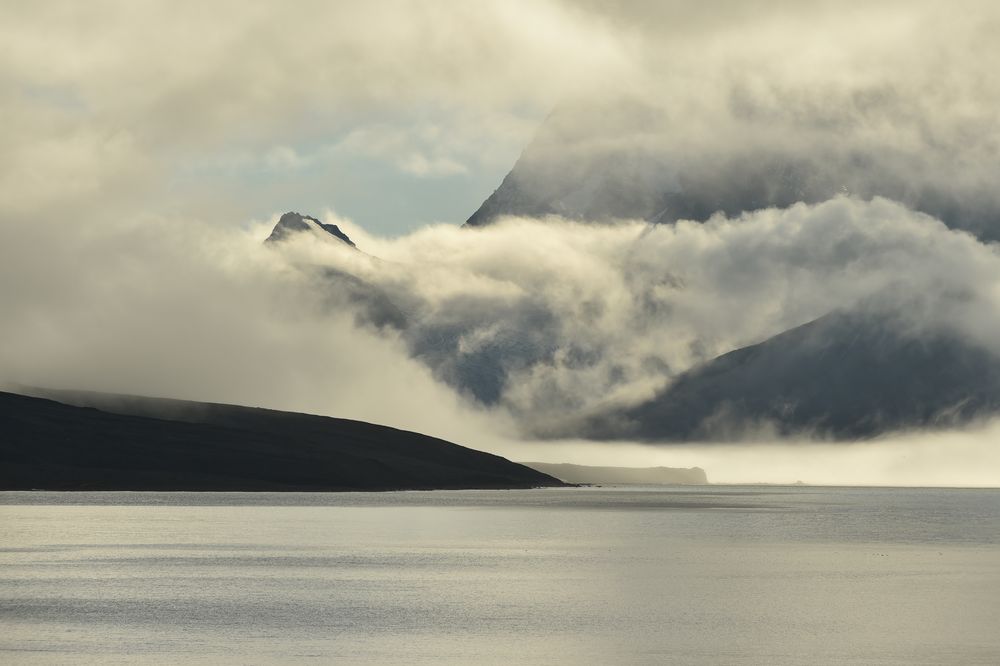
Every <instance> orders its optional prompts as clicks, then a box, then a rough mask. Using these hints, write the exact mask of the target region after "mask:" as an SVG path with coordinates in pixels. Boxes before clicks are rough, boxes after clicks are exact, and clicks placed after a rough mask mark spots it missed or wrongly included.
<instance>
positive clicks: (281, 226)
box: [264, 212, 357, 247]
mask: <svg viewBox="0 0 1000 666" xmlns="http://www.w3.org/2000/svg"><path fill="white" fill-rule="evenodd" d="M302 232H313V233H317V234H319V235H321V236H323V237H324V238H326V237H328V236H332V237H333V238H336V239H337V240H338V241H340V242H342V243H346V244H347V245H350V246H351V247H357V246H356V245H355V244H354V241H352V240H351V239H350V238H348V236H347V234H345V233H344V232H343V231H341V230H340V227H338V226H337V225H336V224H324V223H323V222H320V221H319V220H317V219H316V218H315V217H310V216H309V215H301V214H299V213H293V212H288V213H285V214H284V215H282V216H281V218H279V219H278V223H277V224H275V225H274V229H272V230H271V235H270V236H268V237H267V238H266V239H265V240H264V242H265V243H276V242H278V241H282V240H286V239H287V238H290V237H291V236H293V235H295V234H298V233H302Z"/></svg>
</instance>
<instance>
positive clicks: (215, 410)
mask: <svg viewBox="0 0 1000 666" xmlns="http://www.w3.org/2000/svg"><path fill="white" fill-rule="evenodd" d="M42 392H43V393H47V394H48V395H51V396H52V397H56V398H58V399H59V400H61V401H60V402H56V401H55V400H49V399H45V398H39V397H31V396H27V395H20V394H14V393H4V392H0V433H2V437H0V463H2V466H0V467H2V471H0V488H2V489H5V490H29V489H44V490H188V491H195V490H198V491H223V490H227V491H292V490H296V491H332V490H407V489H439V488H440V489H443V488H530V487H536V486H551V485H562V484H561V483H560V482H559V481H557V480H555V479H553V478H552V477H549V476H547V475H545V474H542V473H540V472H537V471H535V470H532V469H529V468H527V467H524V466H522V465H518V464H517V463H513V462H510V461H509V460H506V459H505V458H502V457H500V456H496V455H492V454H489V453H483V452H481V451H475V450H473V449H468V448H465V447H462V446H459V445H457V444H453V443H451V442H447V441H444V440H441V439H437V438H434V437H428V436H426V435H421V434H418V433H414V432H408V431H405V430H397V429H395V428H390V427H387V426H380V425H375V424H371V423H364V422H361V421H351V420H348V419H337V418H330V417H324V416H312V415H309V414H298V413H293V412H280V411H274V410H268V409H257V408H250V407H238V406H234V405H221V404H212V403H198V402H189V401H181V400H165V399H154V398H143V397H138V396H118V395H110V394H100V393H88V392H68V391H65V392H60V391H51V392H45V391H42ZM66 403H76V404H66Z"/></svg>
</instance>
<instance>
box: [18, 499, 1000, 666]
mask: <svg viewBox="0 0 1000 666" xmlns="http://www.w3.org/2000/svg"><path fill="white" fill-rule="evenodd" d="M0 537H2V540H0V565H2V566H0V630H2V631H0V661H2V662H4V663H136V662H144V663H178V662H180V663H330V662H337V663H350V664H357V663H362V664H363V663H377V664H387V663H388V664H393V663H398V664H414V663H415V664H439V663H456V664H467V663H479V664H493V663H496V664H501V663H512V662H520V663H602V664H607V663H621V664H647V663H648V664H655V663H665V662H674V663H706V664H709V663H710V664H715V663H727V664H761V663H768V664H801V663H827V664H920V663H927V664H937V663H982V664H996V663H998V662H1000V632H998V631H997V617H998V616H1000V491H998V490H950V489H920V490H913V489H852V488H798V487H719V486H710V487H697V488H626V487H619V488H579V489H546V490H533V491H435V492H398V493H342V494H330V493H323V494H319V493H317V494H313V493H287V494H285V493H282V494H274V493H45V492H33V493H0Z"/></svg>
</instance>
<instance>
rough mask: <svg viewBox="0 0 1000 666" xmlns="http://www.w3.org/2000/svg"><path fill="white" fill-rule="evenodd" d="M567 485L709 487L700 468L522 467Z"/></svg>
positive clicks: (706, 478)
mask: <svg viewBox="0 0 1000 666" xmlns="http://www.w3.org/2000/svg"><path fill="white" fill-rule="evenodd" d="M521 464H523V465H526V466H528V467H530V468H532V469H535V470H538V471H539V472H543V473H545V474H548V475H550V476H554V477H555V478H557V479H559V480H560V481H565V482H566V483H597V484H600V483H612V484H613V483H641V484H652V485H658V484H664V485H683V486H697V485H704V484H707V483H708V476H707V475H706V474H705V470H703V469H702V468H700V467H591V466H588V465H570V464H568V463H540V462H526V463H521Z"/></svg>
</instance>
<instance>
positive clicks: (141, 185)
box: [0, 0, 1000, 485]
mask: <svg viewBox="0 0 1000 666" xmlns="http://www.w3.org/2000/svg"><path fill="white" fill-rule="evenodd" d="M961 7H962V11H961V12H958V11H956V9H955V5H954V4H948V3H943V2H930V1H921V0H915V1H910V2H902V1H900V2H896V1H893V0H883V1H880V2H824V1H817V2H791V1H789V2H784V1H781V0H778V1H775V2H760V3H754V2H736V1H721V2H700V3H694V4H692V3H689V2H681V1H674V2H670V1H668V2H606V1H601V0H590V1H586V0H584V1H580V2H569V1H566V0H542V1H535V2H518V1H515V0H504V1H493V0H484V1H483V2H477V3H461V2H454V1H435V0H430V1H428V2H421V3H413V2H402V1H394V0H374V1H372V2H366V3H363V4H362V3H329V2H300V3H296V4H295V5H294V8H290V7H289V6H288V5H287V4H284V3H278V2H257V3H249V4H248V3H240V2H213V3H210V4H208V3H205V6H202V5H201V4H195V3H185V4H179V3H176V2H153V1H138V2H130V3H122V2H100V1H94V2H86V3H80V2H34V3H15V2H9V3H0V82H2V83H3V85H0V128H2V129H0V154H2V155H3V156H4V157H3V159H2V160H0V303H2V305H3V310H4V316H3V318H2V321H0V336H2V339H3V340H4V345H3V348H2V349H0V382H7V383H24V384H39V385H48V386H54V387H67V388H83V389H96V390H107V391H118V392H126V393H128V392H133V393H140V394H146V395H160V396H169V397H178V398H188V399H202V400H215V401H220V402H233V403H238V404H252V405H261V406H268V407H274V408H282V409H292V410H298V411H309V412H314V413H323V414H332V415H337V416H345V417H353V418H363V419H366V420H372V421H378V422H383V423H389V424H391V425H396V426H399V427H407V428H412V429H416V430H420V431H422V432H428V433H430V434H434V435H438V436H442V437H446V438H449V439H452V440H454V441H458V442H460V443H463V444H467V445H470V446H474V447H477V448H484V449H489V450H495V451H498V452H501V453H505V454H509V455H511V456H514V455H517V456H518V457H520V458H521V459H526V458H534V459H538V460H551V461H557V462H562V461H566V462H582V463H586V462H594V463H597V464H613V463H614V461H618V462H621V463H625V462H628V463H631V464H646V463H649V464H671V463H672V462H674V463H676V464H684V465H689V464H699V462H703V463H704V464H703V466H705V467H707V468H709V475H710V478H713V475H714V480H730V481H732V480H769V481H792V480H798V479H804V480H806V481H809V482H821V481H822V482H835V481H838V480H844V481H852V480H853V481H856V482H865V483H879V482H899V483H917V484H919V483H925V484H941V483H945V484H956V483H958V484H966V485H968V484H973V485H975V484H989V483H994V484H996V483H1000V479H996V477H995V476H989V472H988V471H984V470H989V469H1000V465H992V466H991V465H990V464H984V461H987V462H989V463H992V462H1000V460H998V459H997V455H998V454H996V453H994V452H993V449H992V448H988V447H986V445H985V444H984V442H988V441H989V440H991V439H992V433H993V432H994V430H991V428H992V426H991V425H990V424H988V423H984V424H977V425H976V429H974V430H973V431H969V432H965V431H963V432H960V433H950V434H948V433H946V434H938V435H935V434H927V435H926V436H924V435H920V437H919V438H918V439H919V441H918V442H917V444H914V445H913V446H912V447H910V448H909V449H906V450H907V453H906V454H905V457H906V458H907V459H908V460H909V461H910V462H908V463H907V462H905V461H904V460H903V457H901V456H902V455H903V454H899V453H898V452H899V451H901V450H902V449H901V448H899V447H901V446H902V444H900V443H899V442H897V441H892V442H887V443H885V446H879V447H875V448H871V447H869V448H867V449H864V450H861V449H858V448H857V447H847V448H836V447H832V448H831V447H820V446H814V447H813V448H810V449H808V451H807V452H806V450H805V449H803V448H802V447H800V446H796V445H795V443H794V442H792V443H789V442H784V443H774V444H773V448H772V449H770V450H769V451H770V453H768V454H767V456H766V457H765V458H764V459H766V460H767V462H766V464H761V462H760V461H761V460H762V458H761V456H760V455H758V454H759V453H760V451H761V450H760V449H756V448H753V449H740V450H735V449H731V448H725V447H715V448H709V449H690V450H689V449H684V450H681V449H674V450H672V451H665V450H663V449H662V448H655V447H648V446H642V445H639V444H634V445H633V444H627V445H626V444H622V445H608V447H607V448H595V447H597V446H598V445H596V444H592V443H582V442H572V443H563V444H559V443H551V442H549V443H544V442H537V441H535V439H534V436H535V435H536V434H538V433H537V432H536V431H535V430H533V429H532V428H533V424H536V425H537V424H539V423H542V422H552V421H553V419H556V418H557V417H558V416H559V415H560V414H564V413H567V412H568V411H572V410H581V409H582V410H587V409H592V408H595V407H597V406H599V405H598V403H599V402H600V403H602V404H603V402H605V401H607V400H609V399H610V400H626V401H627V400H633V399H636V397H638V396H644V395H645V396H648V395H650V394H651V392H653V391H655V390H656V389H657V388H659V387H662V386H663V384H664V382H665V381H667V380H668V379H669V378H670V377H672V376H675V375H676V373H678V372H682V371H683V370H685V369H688V368H690V367H692V366H693V365H695V364H697V363H698V362H700V361H704V360H707V359H709V358H711V357H712V356H714V355H716V354H719V353H724V352H726V351H729V350H731V349H734V348H737V347H739V346H741V345H746V344H752V343H754V342H757V341H760V340H762V339H764V338H766V337H768V336H770V335H773V334H775V333H778V332H780V331H782V330H785V329H786V328H788V327H791V326H795V325H798V324H802V323H804V322H806V321H809V320H810V319H812V318H815V317H817V316H821V315H823V314H824V313H826V312H827V311H829V310H831V309H835V308H838V307H848V306H851V305H853V304H856V303H858V302H861V301H865V300H866V299H867V300H871V299H873V298H880V297H881V298H885V297H886V296H885V295H886V294H890V295H891V300H892V301H893V302H908V303H912V302H919V303H923V304H925V307H922V308H919V309H917V310H915V311H914V313H913V316H912V317H911V323H912V325H913V327H914V329H915V330H919V331H925V330H926V331H932V330H933V331H937V330H941V329H942V327H949V330H957V331H959V332H960V333H961V335H962V336H964V338H965V339H967V340H970V341H973V342H974V343H975V344H977V345H981V346H985V347H987V348H991V349H992V347H995V339H994V338H995V336H992V331H994V330H996V329H995V325H996V324H997V323H998V322H1000V267H998V258H997V256H996V250H995V246H993V245H991V244H989V243H986V242H983V241H982V240H980V239H976V238H974V237H972V236H970V235H968V234H963V233H959V232H955V231H953V230H950V229H948V228H947V227H946V226H945V225H944V224H942V223H941V222H940V221H939V220H936V219H934V218H933V217H929V216H927V215H925V214H923V213H920V212H919V211H915V210H912V209H911V208H909V207H907V206H906V205H903V204H899V203H894V202H892V201H887V200H876V201H867V200H860V199H857V198H852V197H851V196H850V192H846V193H845V196H844V197H842V198H838V199H833V200H831V201H826V202H820V203H816V204H813V205H808V206H806V205H800V206H797V207H791V208H789V209H785V210H769V211H762V212H751V213H748V214H747V215H745V216H743V217H740V218H739V219H728V218H719V219H715V220H713V221H712V223H711V224H708V225H704V226H701V225H694V224H681V225H678V226H676V227H663V228H659V229H657V230H656V231H653V232H651V231H649V230H648V228H647V227H645V226H644V225H642V224H641V223H638V222H634V221H632V222H628V221H626V222H619V223H618V224H615V225H612V226H603V225H594V226H586V227H584V226H581V225H578V224H575V223H573V222H570V221H565V220H555V221H553V220H533V219H517V220H509V221H508V222H507V223H504V224H500V225H497V226H496V227H495V228H492V229H489V230H480V231H476V232H474V233H466V232H463V231H461V230H459V228H458V225H460V224H461V223H462V222H464V220H465V219H466V218H467V217H468V216H469V215H470V214H471V213H472V212H474V211H475V210H476V208H477V207H478V206H479V204H480V203H481V202H482V201H483V200H484V199H485V198H486V197H487V196H488V195H489V194H490V193H491V192H492V191H493V189H494V188H496V187H497V186H498V185H499V184H500V182H501V180H502V179H503V177H504V175H505V174H506V173H507V172H508V171H509V170H510V168H511V166H512V165H513V164H514V162H515V161H516V160H517V159H518V157H519V156H520V155H521V154H522V151H524V150H525V147H526V146H528V145H530V144H531V142H532V140H533V139H534V138H535V137H536V136H537V134H538V132H539V127H540V126H542V125H543V123H544V122H545V121H546V119H547V118H550V116H551V114H552V113H553V111H554V110H558V109H566V108H581V109H588V110H596V112H595V113H596V117H597V119H598V120H601V113H602V111H601V109H603V108H604V107H603V106H602V103H603V102H606V101H608V100H615V99H619V98H621V97H631V98H638V99H641V100H643V101H644V102H648V103H651V104H654V105H656V106H657V107H659V108H666V109H667V110H668V111H669V113H668V117H669V119H670V122H669V123H667V126H666V127H665V128H662V127H661V128H659V129H658V130H657V131H656V132H655V133H653V134H652V135H643V136H642V137H640V139H641V140H643V141H651V142H653V143H654V144H656V145H658V146H664V147H665V148H668V149H670V150H672V151H674V154H677V155H685V156H689V157H691V158H692V159H696V158H697V159H704V160H708V162H709V163H710V160H711V156H712V155H716V154H719V153H720V151H732V150H744V149H745V150H748V151H750V150H752V149H754V148H755V147H757V146H759V145H762V144H765V143H766V144H767V145H769V146H775V145H777V146H781V147H782V149H783V150H787V151H789V152H790V153H792V154H801V155H808V156H809V157H810V158H811V159H819V160H822V159H823V157H822V156H823V155H826V154H827V153H826V152H824V151H826V150H828V149H829V147H828V146H826V145H825V144H823V143H822V141H824V140H829V139H828V138H829V137H834V138H835V143H837V144H838V145H840V146H844V145H846V146H850V147H859V146H870V145H877V146H879V153H878V154H879V155H888V156H889V157H890V158H891V159H889V158H887V161H886V162H884V164H887V165H893V166H892V170H891V173H892V174H894V175H896V176H898V177H899V179H900V180H901V181H902V182H905V183H932V184H933V183H945V184H946V185H947V186H948V187H949V188H951V190H953V191H958V192H961V193H963V197H964V198H963V201H966V202H975V208H976V210H986V211H992V210H995V209H994V208H993V207H994V206H995V205H997V202H996V196H997V194H996V191H995V190H996V188H994V187H993V186H992V185H993V180H995V174H996V173H997V172H998V171H997V166H998V162H997V156H998V154H1000V130H998V128H997V122H996V109H997V108H1000V89H998V85H997V83H996V77H995V75H994V73H995V72H996V71H997V70H998V68H1000V48H998V47H997V46H996V40H995V35H996V33H997V29H998V28H1000V10H998V9H997V7H996V5H995V4H994V3H991V2H980V1H978V0H968V1H967V2H963V3H962V4H961ZM845 109H846V110H845ZM595 113H591V114H590V115H589V116H588V115H587V114H582V116H583V117H585V118H586V122H587V123H593V122H595V121H594V117H595ZM584 127H587V125H584ZM818 137H819V138H818ZM823 137H826V139H824V138H823ZM598 138H600V137H598ZM605 138H606V137H605ZM633 138H634V137H633ZM630 140H632V139H630ZM601 141H604V139H601ZM821 148H822V150H821ZM817 155H819V156H820V157H819V158H817ZM706 156H708V157H706ZM966 195H967V196H966ZM970 205H971V204H970ZM287 210H297V211H300V212H303V213H309V214H313V215H316V216H319V217H321V218H322V219H324V220H325V221H328V222H335V223H338V224H340V225H341V226H342V227H343V228H344V229H346V230H347V231H348V233H349V234H350V235H351V237H352V238H354V239H355V241H356V242H357V243H358V245H359V247H361V248H362V250H364V251H365V252H366V253H367V254H365V255H360V254H358V253H351V252H344V251H343V250H344V248H341V247H337V246H336V245H333V246H330V245H323V244H316V243H293V244H291V245H289V246H288V247H286V248H285V249H284V250H282V251H280V252H274V251H272V250H270V249H267V248H265V247H263V246H262V244H261V241H262V240H263V238H264V237H266V235H267V233H268V231H269V230H270V228H271V227H272V226H273V225H274V223H275V222H276V220H277V216H278V215H280V214H281V213H282V212H284V211H287ZM831 221H832V222H831ZM466 231H468V230H466ZM526 239H530V242H527V241H526ZM368 255H371V256H368ZM372 257H374V258H372ZM317 265H318V266H326V267H334V268H336V269H337V270H340V271H344V272H347V273H350V274H351V275H355V276H359V277H360V278H363V279H364V280H365V281H367V283H369V284H371V285H375V287H377V288H378V289H379V290H380V292H381V293H384V294H389V295H390V296H391V297H392V298H393V299H394V302H396V303H397V304H399V306H400V307H401V308H402V309H403V310H405V312H406V314H407V315H408V316H411V317H412V318H413V319H414V320H415V321H418V322H419V324H416V325H414V326H412V327H410V328H408V329H407V330H406V331H395V330H387V329H384V328H378V327H374V328H373V327H372V326H371V325H370V324H369V323H365V322H364V321H362V320H363V319H364V317H363V313H359V311H358V308H357V305H356V303H353V302H352V301H351V300H350V298H348V297H347V296H345V295H344V293H342V292H341V291H338V288H337V287H335V286H333V287H331V285H330V283H329V282H328V281H325V278H323V276H322V275H321V274H319V273H317V272H316V271H315V270H313V268H314V267H315V266H317ZM848 266H849V267H850V268H849V270H846V269H845V267H848ZM678 285H684V288H683V289H680V288H677V286H678ZM955 293H961V294H964V295H965V297H963V298H962V299H957V300H956V299H953V298H951V297H950V296H949V295H952V294H955ZM748 303H752V304H753V307H747V304H748ZM581 321H586V322H587V326H580V325H579V322H581ZM524 331H530V332H531V333H532V336H533V337H532V336H529V338H530V339H529V343H526V344H522V341H519V340H520V339H518V340H515V339H514V338H516V337H517V336H515V335H514V334H515V333H518V334H520V333H523V332H524ZM447 335H451V336H457V337H456V338H455V339H457V340H458V342H459V344H460V347H461V349H462V350H464V351H465V352H468V351H470V350H471V351H474V350H475V349H477V348H478V347H480V346H488V345H491V344H492V345H496V344H502V345H509V346H510V345H513V347H515V348H516V349H515V351H516V353H512V356H511V358H515V359H521V360H523V363H521V364H520V365H518V366H517V367H516V368H514V369H513V371H512V376H513V377H514V380H512V381H511V382H510V384H509V385H508V386H507V387H505V388H504V390H503V392H502V395H501V396H500V397H499V399H498V401H496V402H495V403H493V404H491V405H487V406H484V405H482V404H480V403H479V402H477V401H475V400H470V399H469V396H468V395H467V394H464V393H463V392H462V391H461V390H458V389H456V386H455V382H454V381H452V379H453V375H454V373H455V372H457V370H456V369H455V368H453V367H450V366H449V365H448V359H447V358H444V359H443V360H442V359H440V358H436V357H435V356H434V354H435V353H436V352H435V350H436V349H437V348H436V347H434V344H433V343H434V341H435V340H438V339H439V338H441V337H442V336H447ZM532 345H534V347H532ZM543 347H544V350H545V354H547V356H545V358H544V359H542V361H539V360H538V358H535V357H533V356H532V354H535V353H536V351H537V349H541V348H543ZM463 353H464V352H463ZM447 356H448V355H447V354H444V357H447ZM524 359H526V360H524ZM580 359H584V361H580ZM587 359H590V360H587ZM519 362H520V361H519ZM449 373H452V374H451V375H449ZM526 424H527V425H526ZM956 442H958V443H956ZM911 443H912V442H911ZM984 447H985V448H984ZM956 450H963V451H966V453H964V454H963V455H962V456H961V457H960V460H959V461H958V462H957V463H956V460H955V457H954V455H953V452H954V451H956ZM568 451H572V452H574V453H572V454H570V453H567V452H568ZM740 451H742V453H740ZM750 452H752V453H750ZM893 452H896V453H893ZM529 454H530V455H529ZM574 456H575V457H574ZM568 457H574V458H573V459H572V460H568V459H567V458H568ZM706 461H707V462H706ZM963 461H964V462H963ZM959 463H961V464H959ZM956 465H957V467H956ZM860 470H864V471H863V472H862V471H860ZM941 470H945V471H946V472H942V471H941ZM810 475H811V476H810ZM852 475H853V476H852ZM793 477H794V478H793Z"/></svg>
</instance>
